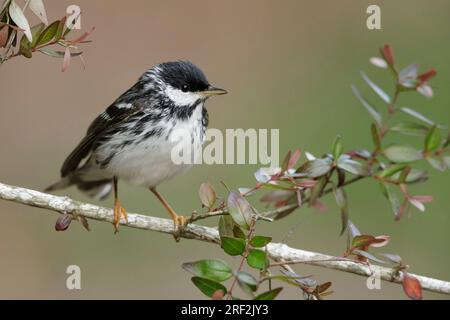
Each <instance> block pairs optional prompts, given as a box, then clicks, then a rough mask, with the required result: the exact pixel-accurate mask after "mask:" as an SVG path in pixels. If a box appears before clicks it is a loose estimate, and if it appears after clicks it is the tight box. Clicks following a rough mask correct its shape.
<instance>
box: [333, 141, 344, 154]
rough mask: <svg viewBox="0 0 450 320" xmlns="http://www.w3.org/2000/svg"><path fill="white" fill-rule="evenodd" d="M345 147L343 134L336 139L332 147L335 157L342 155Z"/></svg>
mask: <svg viewBox="0 0 450 320" xmlns="http://www.w3.org/2000/svg"><path fill="white" fill-rule="evenodd" d="M343 149H344V148H343V145H342V139H341V136H337V137H336V138H335V139H334V142H333V147H332V150H333V157H334V159H338V158H339V157H340V156H341V154H342V150H343Z"/></svg>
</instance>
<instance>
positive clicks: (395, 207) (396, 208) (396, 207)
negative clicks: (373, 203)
mask: <svg viewBox="0 0 450 320" xmlns="http://www.w3.org/2000/svg"><path fill="white" fill-rule="evenodd" d="M382 186H383V187H384V191H385V193H386V197H387V198H388V199H389V203H390V204H391V208H392V212H393V213H394V216H395V217H398V216H399V214H400V202H399V200H398V197H397V195H396V194H395V193H394V192H393V191H392V190H391V188H390V187H389V186H388V185H387V184H384V183H383V184H382Z"/></svg>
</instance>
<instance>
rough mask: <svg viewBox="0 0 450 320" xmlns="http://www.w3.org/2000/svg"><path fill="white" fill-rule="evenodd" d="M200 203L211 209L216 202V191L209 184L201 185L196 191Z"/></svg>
mask: <svg viewBox="0 0 450 320" xmlns="http://www.w3.org/2000/svg"><path fill="white" fill-rule="evenodd" d="M198 195H199V197H200V201H201V202H202V204H203V205H204V206H205V207H206V208H209V209H210V208H212V207H213V206H214V203H215V202H216V191H214V188H213V187H212V186H211V185H210V184H209V183H206V182H204V183H202V184H201V185H200V188H199V190H198Z"/></svg>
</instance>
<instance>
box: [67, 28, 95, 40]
mask: <svg viewBox="0 0 450 320" xmlns="http://www.w3.org/2000/svg"><path fill="white" fill-rule="evenodd" d="M94 30H95V27H92V28H91V30H89V31H87V32H85V33H83V34H82V35H81V36H80V37H78V38H77V39H75V40H72V41H70V42H71V43H73V44H76V43H79V42H82V41H84V40H85V39H86V38H87V37H88V36H89V35H90V34H91V33H92V32H94Z"/></svg>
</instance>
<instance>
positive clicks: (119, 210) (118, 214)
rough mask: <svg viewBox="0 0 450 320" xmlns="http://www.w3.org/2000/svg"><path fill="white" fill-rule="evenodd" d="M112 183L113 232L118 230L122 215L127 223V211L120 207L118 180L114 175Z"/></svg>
mask: <svg viewBox="0 0 450 320" xmlns="http://www.w3.org/2000/svg"><path fill="white" fill-rule="evenodd" d="M113 184H114V222H113V224H114V233H117V232H119V223H120V218H122V217H124V218H125V221H126V222H127V223H128V216H127V212H126V211H125V209H124V208H123V207H122V205H121V204H120V201H119V193H118V188H117V186H118V181H117V178H116V177H114V179H113Z"/></svg>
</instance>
